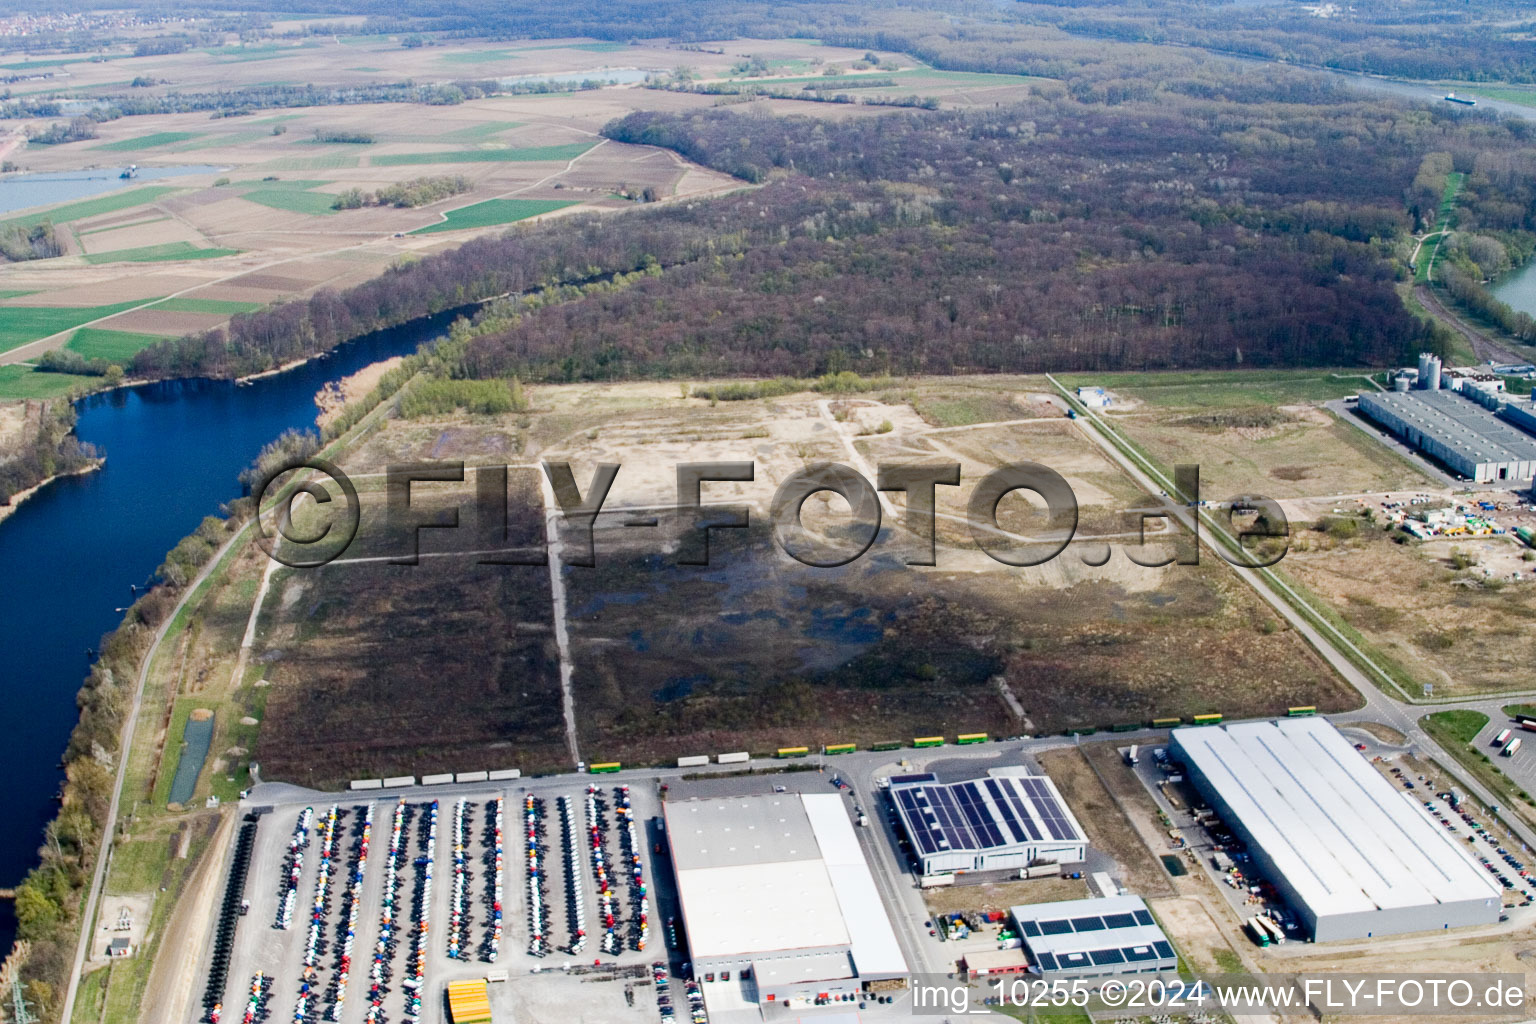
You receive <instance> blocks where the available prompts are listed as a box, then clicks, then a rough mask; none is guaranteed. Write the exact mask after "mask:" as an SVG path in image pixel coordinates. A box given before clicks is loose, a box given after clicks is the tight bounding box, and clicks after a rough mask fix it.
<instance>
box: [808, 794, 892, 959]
mask: <svg viewBox="0 0 1536 1024" xmlns="http://www.w3.org/2000/svg"><path fill="white" fill-rule="evenodd" d="M800 799H801V800H802V801H803V802H804V804H805V813H806V816H807V817H809V818H810V819H811V828H812V829H813V830H814V831H815V832H816V843H817V845H818V846H820V847H821V857H822V860H823V861H824V862H825V863H826V865H827V874H828V875H829V876H831V879H832V889H833V891H834V892H836V893H837V904H838V907H839V908H840V909H841V911H842V915H843V923H844V925H845V926H846V927H847V928H848V936H849V939H850V940H851V942H852V944H853V963H854V966H855V967H857V968H858V971H859V974H860V975H863V976H864V977H889V976H895V975H903V974H906V973H907V969H908V968H907V960H906V957H904V956H902V955H901V945H900V944H899V943H898V942H897V941H896V932H895V930H894V929H893V928H892V927H891V919H890V917H889V915H887V914H886V912H885V905H884V903H883V902H882V901H881V899H880V891H879V890H878V889H876V888H875V879H874V876H873V875H871V874H870V872H869V862H868V861H866V860H865V858H864V851H863V849H862V848H861V847H860V846H859V838H858V835H857V834H856V833H855V832H854V830H853V823H852V822H851V821H850V820H849V818H848V808H847V806H846V805H845V803H844V802H843V798H842V797H840V796H835V795H833V794H831V793H807V794H805V795H803V796H801V798H800Z"/></svg>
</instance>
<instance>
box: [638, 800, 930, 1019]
mask: <svg viewBox="0 0 1536 1024" xmlns="http://www.w3.org/2000/svg"><path fill="white" fill-rule="evenodd" d="M664 814H665V818H666V834H667V842H668V845H669V846H670V848H671V853H672V863H673V866H674V869H675V872H676V876H677V887H678V898H679V901H680V902H681V904H682V916H683V926H684V930H685V935H686V937H687V942H688V948H689V951H690V953H691V955H692V960H693V970H694V974H695V976H697V977H701V978H702V977H706V976H709V975H713V976H715V978H714V981H713V982H712V983H710V984H706V985H705V986H704V990H705V999H706V1002H708V1003H709V1004H710V1007H711V1014H712V1015H713V1016H717V1017H720V1016H722V1015H721V1014H717V1013H715V1011H716V1009H717V1008H718V1009H720V1010H722V1011H723V1010H725V1008H726V1004H727V1003H731V1002H734V1003H737V1004H740V1005H742V1006H745V1005H747V1004H753V1005H754V1006H755V1008H758V1009H760V1010H761V1012H765V1013H766V1012H767V1011H768V1010H769V1009H771V1008H776V1007H783V1006H786V1005H789V1006H793V1005H805V1004H806V1003H807V1002H809V1001H814V1000H816V999H840V998H846V997H854V996H857V994H858V993H859V992H860V991H861V990H862V989H863V988H864V987H865V986H866V985H867V984H869V983H871V982H880V981H892V980H895V979H905V978H906V977H907V973H908V967H907V962H906V959H905V957H903V955H902V952H901V947H900V945H899V944H898V943H897V940H896V933H895V931H894V930H893V928H892V926H891V921H890V917H889V916H888V915H887V913H886V910H885V906H884V905H883V903H882V902H881V899H880V893H879V890H877V889H876V888H875V880H874V876H873V875H871V874H870V870H869V865H868V863H867V862H866V861H865V859H864V853H863V851H862V849H860V847H859V841H858V837H857V835H856V834H855V833H854V829H853V823H852V821H851V819H850V816H849V809H848V806H847V803H846V801H845V800H844V799H843V798H842V797H841V796H838V795H835V794H796V793H778V794H773V795H771V796H770V795H761V796H744V797H724V798H715V799H694V800H676V801H668V802H667V803H666V804H665V805H664ZM717 1002H718V1003H719V1004H720V1005H719V1006H718V1007H717V1005H716V1003H717ZM725 1016H730V1014H725Z"/></svg>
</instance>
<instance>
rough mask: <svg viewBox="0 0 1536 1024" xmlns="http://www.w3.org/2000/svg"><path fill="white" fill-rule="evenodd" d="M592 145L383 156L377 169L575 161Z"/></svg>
mask: <svg viewBox="0 0 1536 1024" xmlns="http://www.w3.org/2000/svg"><path fill="white" fill-rule="evenodd" d="M593 145H594V143H591V142H569V143H566V144H565V145H563V146H530V147H527V148H525V149H457V150H446V151H444V152H440V153H379V154H376V155H375V156H373V157H372V158H371V160H370V162H371V164H372V166H374V167H405V166H409V165H411V164H477V163H532V162H534V161H538V160H574V159H576V158H577V157H578V156H581V154H583V153H585V152H586V151H587V150H589V149H591V148H592V146H593Z"/></svg>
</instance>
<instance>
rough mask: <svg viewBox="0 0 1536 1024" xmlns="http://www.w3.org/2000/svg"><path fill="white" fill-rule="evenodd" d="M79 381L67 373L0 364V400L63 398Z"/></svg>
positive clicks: (17, 400)
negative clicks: (46, 371) (45, 371)
mask: <svg viewBox="0 0 1536 1024" xmlns="http://www.w3.org/2000/svg"><path fill="white" fill-rule="evenodd" d="M79 383H80V378H79V377H76V376H74V375H73V374H68V373H44V372H43V371H42V370H36V369H33V368H32V367H30V366H17V365H11V366H0V402H19V401H21V400H22V399H24V398H63V397H64V396H65V395H67V394H69V393H70V392H71V391H73V390H74V389H75V387H76V385H78V384H79Z"/></svg>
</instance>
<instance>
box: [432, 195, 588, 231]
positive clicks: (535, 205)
mask: <svg viewBox="0 0 1536 1024" xmlns="http://www.w3.org/2000/svg"><path fill="white" fill-rule="evenodd" d="M574 205H576V204H575V203H574V202H568V201H566V200H561V199H487V200H485V201H484V202H480V203H472V204H470V205H469V206H461V207H459V208H458V209H456V210H449V211H448V212H447V213H445V214H443V222H442V223H440V224H428V225H427V226H426V227H422V228H417V229H416V230H414V231H412V232H411V234H413V235H430V234H434V233H436V232H439V231H460V230H463V229H465V228H484V227H491V226H493V225H496V224H511V223H514V222H515V221H520V220H526V219H527V218H529V217H537V216H538V215H540V214H543V213H550V212H552V211H554V210H560V209H564V208H565V207H567V206H574Z"/></svg>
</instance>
